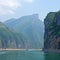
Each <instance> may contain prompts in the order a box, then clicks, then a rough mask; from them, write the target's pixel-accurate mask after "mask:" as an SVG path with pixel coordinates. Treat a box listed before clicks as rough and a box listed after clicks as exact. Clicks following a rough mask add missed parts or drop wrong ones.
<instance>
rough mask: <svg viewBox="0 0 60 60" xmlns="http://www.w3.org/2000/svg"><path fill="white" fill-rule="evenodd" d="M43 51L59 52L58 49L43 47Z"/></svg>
mask: <svg viewBox="0 0 60 60" xmlns="http://www.w3.org/2000/svg"><path fill="white" fill-rule="evenodd" d="M43 51H44V52H49V53H51V52H52V53H60V49H43Z"/></svg>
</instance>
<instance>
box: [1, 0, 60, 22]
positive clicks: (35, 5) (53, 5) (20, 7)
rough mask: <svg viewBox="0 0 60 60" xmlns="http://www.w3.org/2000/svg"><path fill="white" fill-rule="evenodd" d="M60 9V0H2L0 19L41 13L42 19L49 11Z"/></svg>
mask: <svg viewBox="0 0 60 60" xmlns="http://www.w3.org/2000/svg"><path fill="white" fill-rule="evenodd" d="M58 10H60V0H0V21H2V22H4V21H6V20H8V19H11V18H20V17H21V16H26V15H32V14H39V18H40V20H42V21H44V18H45V17H46V15H47V14H48V13H49V12H55V11H58Z"/></svg>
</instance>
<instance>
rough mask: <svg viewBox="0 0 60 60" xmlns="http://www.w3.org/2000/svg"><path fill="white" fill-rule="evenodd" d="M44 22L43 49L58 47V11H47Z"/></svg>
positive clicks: (59, 40) (59, 31) (59, 47)
mask: <svg viewBox="0 0 60 60" xmlns="http://www.w3.org/2000/svg"><path fill="white" fill-rule="evenodd" d="M44 24H45V34H44V49H60V11H58V12H50V13H48V15H47V16H46V18H45V20H44Z"/></svg>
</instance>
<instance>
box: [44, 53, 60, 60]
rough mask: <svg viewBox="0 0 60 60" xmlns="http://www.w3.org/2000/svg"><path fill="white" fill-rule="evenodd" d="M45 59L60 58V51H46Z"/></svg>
mask: <svg viewBox="0 0 60 60" xmlns="http://www.w3.org/2000/svg"><path fill="white" fill-rule="evenodd" d="M44 57H45V60H60V53H45V54H44Z"/></svg>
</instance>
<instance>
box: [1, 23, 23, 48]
mask: <svg viewBox="0 0 60 60" xmlns="http://www.w3.org/2000/svg"><path fill="white" fill-rule="evenodd" d="M22 37H23V36H22V34H20V35H19V34H18V33H16V32H14V31H11V30H10V29H9V28H8V27H7V26H6V25H5V24H3V23H2V22H0V48H24V46H23V44H24V42H23V38H24V37H23V38H22Z"/></svg>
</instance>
